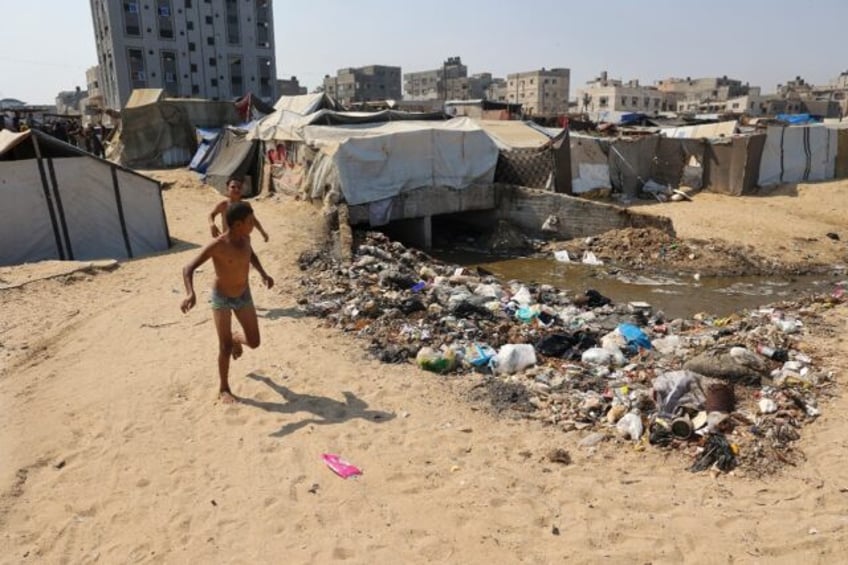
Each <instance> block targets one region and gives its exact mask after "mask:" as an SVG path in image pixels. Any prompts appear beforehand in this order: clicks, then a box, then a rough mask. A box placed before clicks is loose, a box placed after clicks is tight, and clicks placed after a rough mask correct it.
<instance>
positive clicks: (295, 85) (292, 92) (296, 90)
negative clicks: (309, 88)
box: [277, 77, 306, 96]
mask: <svg viewBox="0 0 848 565" xmlns="http://www.w3.org/2000/svg"><path fill="white" fill-rule="evenodd" d="M300 94H306V87H305V86H300V81H298V80H297V77H291V78H289V79H277V96H298V95H300Z"/></svg>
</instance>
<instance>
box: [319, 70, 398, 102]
mask: <svg viewBox="0 0 848 565" xmlns="http://www.w3.org/2000/svg"><path fill="white" fill-rule="evenodd" d="M400 77H401V73H400V67H389V66H385V65H370V66H367V67H359V68H356V69H354V68H347V69H339V71H338V72H337V73H336V76H334V77H331V76H329V75H327V76H325V77H324V92H326V93H327V94H328V95H330V96H331V97H333V98H335V99H336V101H338V102H339V103H340V104H343V105H348V104H352V103H356V102H369V101H373V100H387V99H391V100H398V99H400V98H401V97H402V96H403V94H402V92H401V87H400Z"/></svg>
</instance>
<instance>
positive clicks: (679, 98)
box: [657, 75, 760, 112]
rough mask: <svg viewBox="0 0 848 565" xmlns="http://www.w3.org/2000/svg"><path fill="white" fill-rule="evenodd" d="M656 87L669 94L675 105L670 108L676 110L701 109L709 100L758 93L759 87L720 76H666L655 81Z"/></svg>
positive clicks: (755, 95)
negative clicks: (694, 77)
mask: <svg viewBox="0 0 848 565" xmlns="http://www.w3.org/2000/svg"><path fill="white" fill-rule="evenodd" d="M657 89H658V90H660V91H661V92H664V93H666V94H667V95H669V97H670V98H669V101H671V100H674V102H675V106H674V107H673V108H670V109H672V110H677V111H678V112H697V111H703V106H704V104H705V103H706V104H707V105H709V103H710V102H719V101H727V100H730V99H733V98H740V97H743V96H748V95H751V96H754V97H757V96H759V95H760V88H759V87H756V86H749V85H748V84H747V83H745V84H742V81H741V80H736V79H732V78H727V75H725V76H722V77H705V78H696V79H693V78H691V77H686V78H685V79H683V78H667V79H664V80H661V81H659V82H658V83H657Z"/></svg>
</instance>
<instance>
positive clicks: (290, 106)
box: [274, 92, 337, 116]
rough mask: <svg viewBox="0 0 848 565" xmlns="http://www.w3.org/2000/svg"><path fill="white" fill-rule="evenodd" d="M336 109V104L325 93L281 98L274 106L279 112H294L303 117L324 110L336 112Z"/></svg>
mask: <svg viewBox="0 0 848 565" xmlns="http://www.w3.org/2000/svg"><path fill="white" fill-rule="evenodd" d="M336 107H337V104H336V102H335V101H334V100H333V99H332V98H330V97H329V96H327V95H326V94H324V93H323V92H316V93H314V94H298V95H295V96H280V98H279V100H277V102H276V104H274V109H275V110H277V111H278V112H280V111H286V112H294V113H295V114H300V115H301V116H305V115H307V114H311V113H312V112H316V111H318V110H321V109H323V108H327V109H330V110H335V109H336Z"/></svg>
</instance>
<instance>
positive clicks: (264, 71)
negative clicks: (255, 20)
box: [256, 57, 341, 98]
mask: <svg viewBox="0 0 848 565" xmlns="http://www.w3.org/2000/svg"><path fill="white" fill-rule="evenodd" d="M256 63H257V65H258V67H259V73H258V74H259V96H260V97H261V98H270V97H271V94H272V92H273V90H272V88H271V76H272V74H273V73H272V72H271V64H272V63H271V59H269V58H268V57H259V58H258V59H257V60H256ZM339 90H341V88H339Z"/></svg>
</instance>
